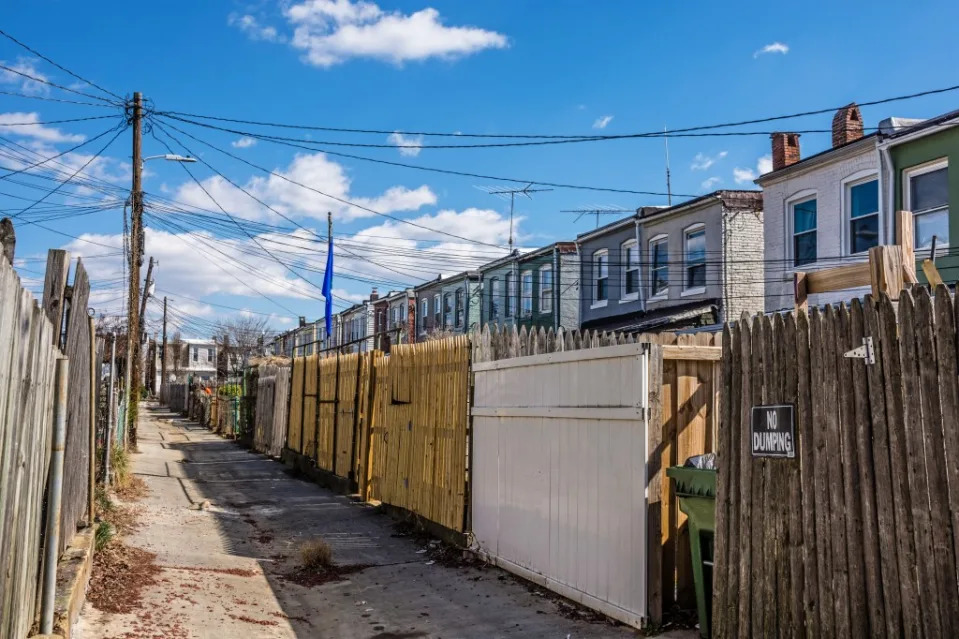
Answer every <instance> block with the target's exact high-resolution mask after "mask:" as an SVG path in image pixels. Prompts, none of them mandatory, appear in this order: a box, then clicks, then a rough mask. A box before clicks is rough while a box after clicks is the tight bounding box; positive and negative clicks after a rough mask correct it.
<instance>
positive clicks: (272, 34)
mask: <svg viewBox="0 0 959 639" xmlns="http://www.w3.org/2000/svg"><path fill="white" fill-rule="evenodd" d="M226 21H227V24H229V25H230V26H231V27H236V28H237V29H239V30H240V31H242V32H243V33H245V34H246V35H247V36H248V37H249V38H250V39H251V40H263V41H265V42H286V38H285V37H283V36H281V35H280V33H279V32H278V31H277V30H276V27H271V26H268V25H267V26H264V25H262V24H260V22H259V20H257V19H256V18H255V17H254V16H251V15H250V14H245V15H239V14H237V13H231V14H230V15H229V17H228V18H227V20H226Z"/></svg>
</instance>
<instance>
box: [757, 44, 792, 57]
mask: <svg viewBox="0 0 959 639" xmlns="http://www.w3.org/2000/svg"><path fill="white" fill-rule="evenodd" d="M767 53H781V54H783V55H786V54H787V53H789V45H787V44H783V43H782V42H773V43H771V44H767V45H766V46H764V47H763V48H761V49H759V50H757V51H756V52H755V53H753V57H754V58H758V57H759V56H761V55H766V54H767Z"/></svg>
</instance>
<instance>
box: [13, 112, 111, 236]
mask: <svg viewBox="0 0 959 639" xmlns="http://www.w3.org/2000/svg"><path fill="white" fill-rule="evenodd" d="M121 133H123V129H120V130H119V131H117V133H116V135H114V136H113V137H112V138H110V141H109V142H107V143H106V144H105V145H104V146H103V148H101V149H100V150H99V151H97V152H96V154H94V155H92V156H91V157H90V159H89V160H87V161H86V162H84V163H83V165H82V166H81V167H80V168H79V169H77V170H76V171H74V172H73V174H72V175H70V177H68V178H67V179H66V180H63V181H62V182H60V184H58V185H57V186H56V187H55V188H53V189H52V190H50V191H48V192H47V194H46V195H44V196H43V197H41V198H40V199H39V200H37V201H36V202H34V203H33V204H31V205H30V206H28V207H26V208H24V209H23V210H21V211H20V212H19V213H14V214H13V215H11V216H10V217H14V218H15V217H20V216H21V215H23V214H24V213H26V212H27V211H29V210H30V209H32V208H33V207H34V206H36V205H37V204H40V203H41V202H43V201H44V200H46V199H47V198H48V197H50V196H51V195H53V194H54V193H56V192H57V191H59V190H60V189H61V188H63V187H64V186H66V185H67V183H68V182H70V180H72V179H73V178H74V177H76V176H77V174H79V173H80V172H81V171H83V169H85V168H87V167H88V166H89V165H90V163H92V162H93V161H94V160H96V159H97V158H99V157H100V156H101V155H102V154H103V152H104V151H106V150H107V148H108V147H109V146H110V145H111V144H113V142H114V141H115V140H116V139H117V138H118V137H120V134H121ZM27 224H30V222H27Z"/></svg>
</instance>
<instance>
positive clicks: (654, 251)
mask: <svg viewBox="0 0 959 639" xmlns="http://www.w3.org/2000/svg"><path fill="white" fill-rule="evenodd" d="M649 256H650V258H651V264H650V268H649V296H650V297H656V296H657V295H665V294H666V292H667V291H668V290H669V238H668V237H666V236H665V235H661V236H659V237H654V238H653V239H651V240H650V241H649Z"/></svg>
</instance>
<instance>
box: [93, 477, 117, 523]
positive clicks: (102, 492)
mask: <svg viewBox="0 0 959 639" xmlns="http://www.w3.org/2000/svg"><path fill="white" fill-rule="evenodd" d="M94 499H95V500H96V511H97V517H100V518H101V519H104V518H106V516H107V514H108V513H112V512H113V509H114V507H115V506H114V505H113V501H112V500H111V499H110V495H108V494H107V491H106V489H105V488H104V487H103V485H102V484H97V489H96V493H94Z"/></svg>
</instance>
